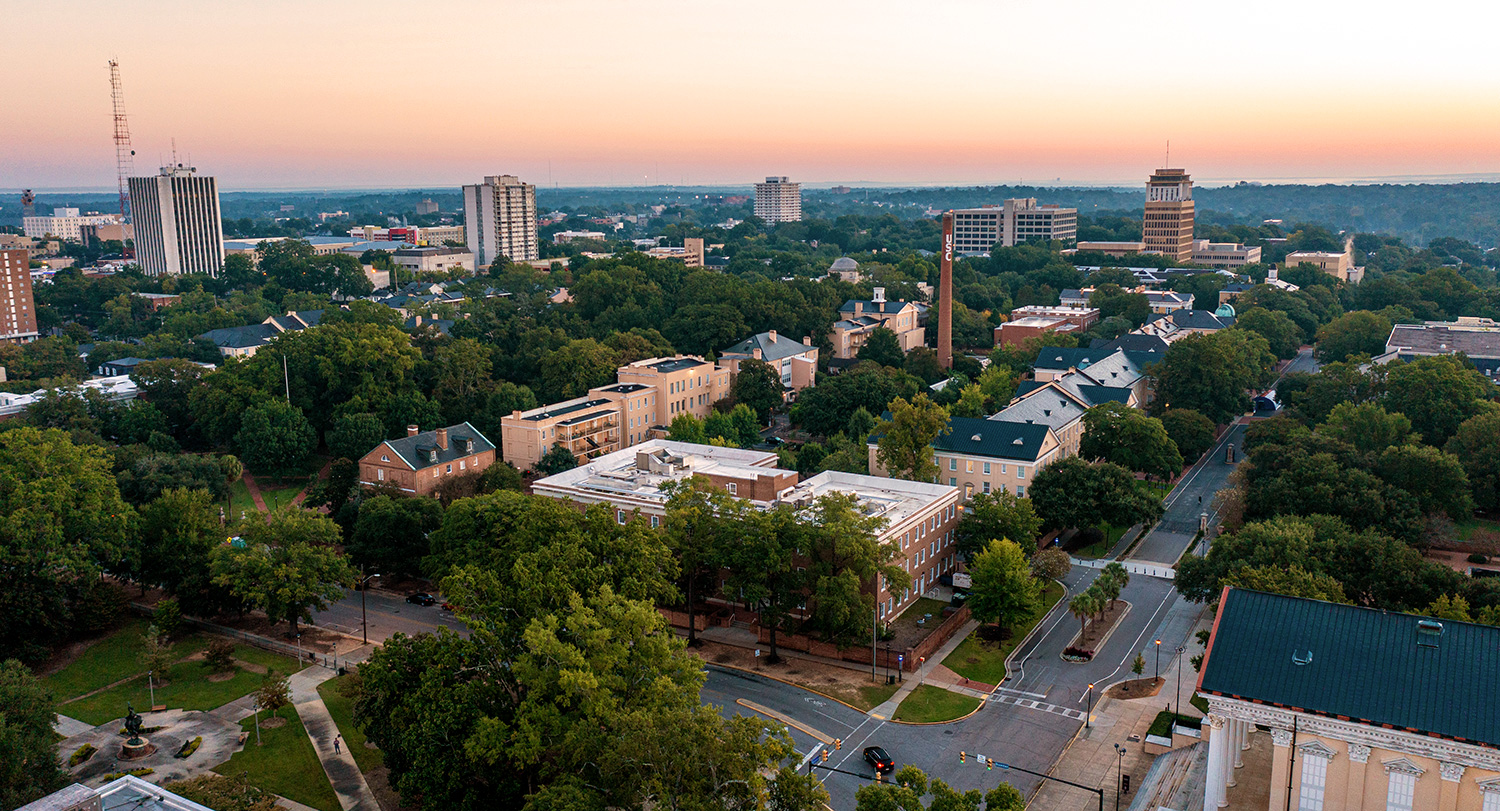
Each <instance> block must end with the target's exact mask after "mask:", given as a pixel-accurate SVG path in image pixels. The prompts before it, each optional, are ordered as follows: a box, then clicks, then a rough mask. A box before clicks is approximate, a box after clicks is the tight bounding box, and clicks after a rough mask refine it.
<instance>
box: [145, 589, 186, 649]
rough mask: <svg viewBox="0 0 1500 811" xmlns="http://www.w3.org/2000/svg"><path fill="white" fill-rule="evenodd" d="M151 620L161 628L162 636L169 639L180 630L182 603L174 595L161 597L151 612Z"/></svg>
mask: <svg viewBox="0 0 1500 811" xmlns="http://www.w3.org/2000/svg"><path fill="white" fill-rule="evenodd" d="M151 622H152V624H153V625H155V626H156V627H157V628H158V629H160V630H161V634H162V636H163V637H166V638H167V639H171V638H172V637H174V636H177V633H178V632H179V631H181V630H182V604H181V603H179V602H177V598H176V597H163V598H162V599H161V600H158V601H157V603H156V609H155V610H154V611H153V612H152V613H151Z"/></svg>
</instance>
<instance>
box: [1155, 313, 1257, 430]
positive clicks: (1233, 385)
mask: <svg viewBox="0 0 1500 811" xmlns="http://www.w3.org/2000/svg"><path fill="white" fill-rule="evenodd" d="M1275 361H1276V356H1275V355H1273V354H1271V349H1270V346H1269V345H1268V344H1267V343H1266V339H1265V338H1262V337H1261V336H1260V335H1259V334H1257V333H1253V332H1250V331H1249V330H1242V329H1226V330H1220V331H1218V332H1213V333H1202V334H1197V335H1189V336H1187V337H1186V338H1183V339H1182V340H1180V341H1177V342H1176V343H1173V344H1172V345H1171V346H1170V347H1168V348H1167V354H1166V356H1165V357H1164V358H1163V359H1162V362H1161V363H1160V364H1158V365H1156V366H1153V367H1151V369H1150V372H1151V374H1152V376H1153V377H1154V378H1155V383H1156V400H1155V403H1154V409H1155V411H1156V412H1158V413H1160V412H1162V411H1166V410H1167V409H1170V408H1191V409H1193V410H1195V411H1197V412H1199V413H1200V414H1202V415H1203V416H1205V417H1208V418H1209V419H1210V420H1213V421H1214V422H1215V423H1217V424H1225V423H1228V422H1229V421H1230V420H1232V419H1234V418H1235V417H1237V416H1239V415H1241V414H1243V413H1245V412H1246V411H1249V410H1250V397H1249V395H1248V393H1247V392H1249V391H1250V390H1252V389H1259V388H1264V387H1265V386H1266V385H1267V384H1268V383H1270V382H1271V377H1270V373H1271V367H1272V365H1273V364H1274V363H1275Z"/></svg>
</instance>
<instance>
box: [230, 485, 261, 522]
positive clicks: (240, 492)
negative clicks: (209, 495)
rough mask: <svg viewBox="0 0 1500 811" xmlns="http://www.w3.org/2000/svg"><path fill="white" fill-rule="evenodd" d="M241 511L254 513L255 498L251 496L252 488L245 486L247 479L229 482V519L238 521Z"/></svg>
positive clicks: (246, 513) (249, 513)
mask: <svg viewBox="0 0 1500 811" xmlns="http://www.w3.org/2000/svg"><path fill="white" fill-rule="evenodd" d="M240 513H244V514H245V515H253V514H254V513H255V499H252V498H250V488H248V487H246V486H245V480H244V479H235V480H234V481H232V482H230V483H229V520H231V521H238V520H239V518H240Z"/></svg>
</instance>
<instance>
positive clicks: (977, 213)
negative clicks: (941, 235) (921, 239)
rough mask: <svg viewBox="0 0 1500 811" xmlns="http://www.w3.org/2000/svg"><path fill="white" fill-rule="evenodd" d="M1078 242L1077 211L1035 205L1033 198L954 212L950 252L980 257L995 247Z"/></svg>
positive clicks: (1053, 206) (1060, 207) (1074, 209)
mask: <svg viewBox="0 0 1500 811" xmlns="http://www.w3.org/2000/svg"><path fill="white" fill-rule="evenodd" d="M1077 238H1078V209H1076V208H1063V207H1062V206H1055V205H1045V206H1043V205H1037V202H1036V198H1035V197H1022V198H1018V199H1014V200H1006V201H1005V205H1002V206H996V205H987V206H983V207H981V208H960V209H956V210H955V211H954V212H953V240H954V241H953V250H954V252H955V253H957V254H958V255H959V256H982V255H985V254H988V253H989V252H990V251H991V250H992V249H993V248H995V246H997V245H998V246H1001V247H1004V248H1010V247H1014V246H1016V245H1021V244H1024V243H1027V242H1032V241H1038V242H1054V241H1055V242H1063V243H1069V244H1071V243H1072V242H1073V241H1074V240H1075V239H1077Z"/></svg>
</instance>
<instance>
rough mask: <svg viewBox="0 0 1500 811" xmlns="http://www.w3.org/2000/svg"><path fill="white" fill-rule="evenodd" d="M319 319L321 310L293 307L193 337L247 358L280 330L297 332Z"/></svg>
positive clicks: (228, 355) (228, 354) (222, 351)
mask: <svg viewBox="0 0 1500 811" xmlns="http://www.w3.org/2000/svg"><path fill="white" fill-rule="evenodd" d="M322 322H323V311H322V310H297V311H294V312H287V313H286V314H284V315H273V316H271V317H270V318H267V319H266V320H264V321H262V322H260V323H259V324H250V325H248V326H244V327H224V328H222V329H211V330H209V331H208V332H205V333H203V334H202V335H199V336H197V337H198V338H205V339H207V340H209V341H212V342H213V345H214V346H217V347H218V348H219V354H221V355H223V356H224V357H226V358H248V357H250V356H252V355H254V354H255V353H256V352H257V351H258V350H259V349H260V348H261V347H263V346H265V345H266V344H268V343H270V342H271V341H272V340H274V339H275V338H276V336H277V335H280V334H281V333H283V332H297V331H299V330H304V329H308V328H309V327H316V326H317V325H318V324H320V323H322Z"/></svg>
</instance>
